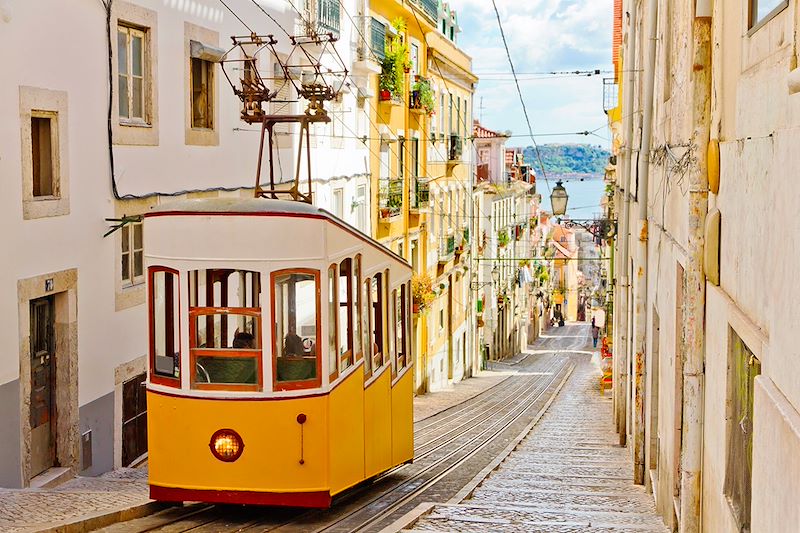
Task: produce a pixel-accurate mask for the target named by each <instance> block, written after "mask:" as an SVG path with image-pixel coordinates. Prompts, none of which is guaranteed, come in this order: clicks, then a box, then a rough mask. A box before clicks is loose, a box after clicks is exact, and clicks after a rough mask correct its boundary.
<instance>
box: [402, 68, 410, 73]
mask: <svg viewBox="0 0 800 533" xmlns="http://www.w3.org/2000/svg"><path fill="white" fill-rule="evenodd" d="M403 72H405V73H406V74H408V73H409V72H411V67H403Z"/></svg>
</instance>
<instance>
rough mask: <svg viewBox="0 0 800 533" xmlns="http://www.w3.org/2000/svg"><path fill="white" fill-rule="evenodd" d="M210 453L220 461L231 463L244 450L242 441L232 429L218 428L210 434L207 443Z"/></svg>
mask: <svg viewBox="0 0 800 533" xmlns="http://www.w3.org/2000/svg"><path fill="white" fill-rule="evenodd" d="M208 447H209V448H210V449H211V453H212V454H213V455H214V457H216V458H217V459H219V460H220V461H225V462H226V463H232V462H233V461H235V460H237V459H238V458H239V457H241V455H242V452H243V451H244V441H243V440H242V437H240V436H239V434H238V433H236V432H235V431H234V430H232V429H220V430H217V431H215V432H214V434H213V435H211V442H209V443H208Z"/></svg>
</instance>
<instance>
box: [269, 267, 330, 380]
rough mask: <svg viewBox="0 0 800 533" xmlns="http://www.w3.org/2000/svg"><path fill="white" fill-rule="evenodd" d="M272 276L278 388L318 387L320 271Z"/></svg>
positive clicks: (274, 274) (275, 367)
mask: <svg viewBox="0 0 800 533" xmlns="http://www.w3.org/2000/svg"><path fill="white" fill-rule="evenodd" d="M272 276H273V297H274V301H273V310H272V315H273V316H272V320H273V324H274V325H273V327H274V328H275V329H274V343H275V346H274V358H275V360H274V369H275V378H274V379H275V385H276V389H277V390H288V389H302V388H312V387H318V386H319V385H320V371H321V368H320V358H319V355H320V354H319V345H318V343H317V336H318V334H319V328H318V324H319V271H317V270H314V271H310V270H309V271H291V272H286V271H283V272H274V273H273V274H272Z"/></svg>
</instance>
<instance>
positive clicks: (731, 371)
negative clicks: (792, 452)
mask: <svg viewBox="0 0 800 533" xmlns="http://www.w3.org/2000/svg"><path fill="white" fill-rule="evenodd" d="M759 374H761V363H760V362H759V360H758V359H757V358H756V357H755V355H753V352H751V351H750V349H749V348H748V347H747V346H746V345H745V344H744V342H742V339H740V338H739V336H738V335H737V334H736V333H735V332H734V331H733V330H730V348H729V359H728V395H729V405H730V412H729V414H730V416H729V417H728V432H727V433H728V456H727V462H726V466H725V485H724V489H723V491H724V493H725V496H727V498H728V502H729V503H730V505H731V508H732V510H733V515H734V517H735V519H736V521H737V523H738V525H739V531H749V530H750V501H751V497H752V484H753V399H754V385H755V378H756V376H758V375H759Z"/></svg>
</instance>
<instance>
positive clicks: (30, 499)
mask: <svg viewBox="0 0 800 533" xmlns="http://www.w3.org/2000/svg"><path fill="white" fill-rule="evenodd" d="M512 374H513V372H510V371H501V372H490V371H482V372H480V373H479V374H478V376H477V377H475V378H471V379H468V380H465V381H463V382H461V383H458V384H456V385H454V386H451V387H449V388H448V389H446V390H444V391H441V392H436V393H430V394H426V395H425V396H420V397H417V398H415V399H414V420H415V421H418V420H422V419H424V418H427V417H429V416H433V415H435V414H436V413H439V412H441V411H444V410H446V409H448V408H450V407H452V406H454V405H457V404H459V403H462V402H465V401H467V400H469V399H470V398H473V397H474V396H477V395H478V394H480V393H482V392H484V391H485V390H487V389H489V388H491V387H493V386H495V385H497V384H499V383H501V382H502V381H503V380H505V379H506V378H508V377H509V376H510V375H512ZM150 503H152V502H151V500H150V499H149V498H148V488H147V468H146V467H143V468H123V469H121V470H116V471H114V472H109V473H107V474H103V475H102V476H99V477H77V478H75V479H72V480H70V481H68V482H66V483H63V484H61V485H59V486H58V487H55V488H50V489H22V490H16V489H3V488H0V532H2V533H22V532H25V533H28V532H38V531H51V530H52V531H55V530H58V531H84V525H81V526H78V525H77V524H78V523H80V522H84V521H86V520H92V522H91V523H92V524H96V526H94V527H102V526H105V525H108V524H109V523H113V522H114V521H117V520H115V518H114V516H115V515H119V514H120V513H124V514H125V516H126V517H128V518H135V517H136V515H137V514H138V515H139V516H143V515H144V514H146V513H147V512H150V509H149V508H148V507H146V506H148V504H150ZM98 519H99V520H100V521H99V522H98ZM66 524H73V526H72V527H71V528H65V525H66ZM85 530H89V528H88V527H86V528H85Z"/></svg>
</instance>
